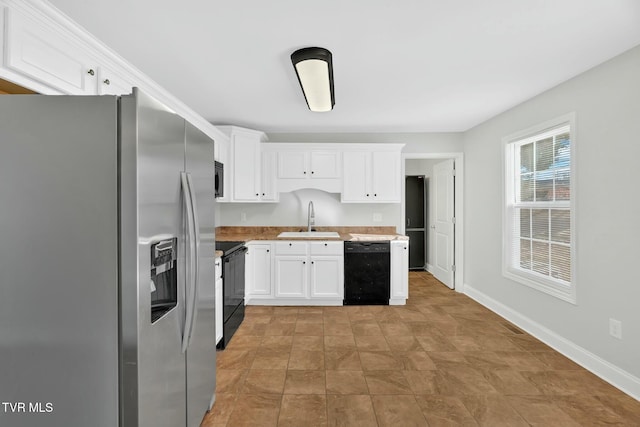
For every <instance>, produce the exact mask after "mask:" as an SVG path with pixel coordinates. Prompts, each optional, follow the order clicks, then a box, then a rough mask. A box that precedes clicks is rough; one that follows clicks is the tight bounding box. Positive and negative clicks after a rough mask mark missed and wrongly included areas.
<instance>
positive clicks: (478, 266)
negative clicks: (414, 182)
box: [464, 47, 640, 377]
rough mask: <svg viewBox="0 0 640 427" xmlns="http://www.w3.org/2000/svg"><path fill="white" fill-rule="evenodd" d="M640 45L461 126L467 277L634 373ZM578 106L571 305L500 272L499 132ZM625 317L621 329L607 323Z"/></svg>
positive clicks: (638, 319) (639, 312)
mask: <svg viewBox="0 0 640 427" xmlns="http://www.w3.org/2000/svg"><path fill="white" fill-rule="evenodd" d="M638 76H640V47H636V48H634V49H632V50H630V51H628V52H626V53H624V54H623V55H621V56H619V57H616V58H614V59H612V60H610V61H608V62H606V63H604V64H602V65H600V66H598V67H596V68H594V69H592V70H590V71H588V72H586V73H584V74H581V75H579V76H577V77H575V78H573V79H571V80H569V81H567V82H565V83H563V84H561V85H559V86H557V87H555V88H553V89H551V90H549V91H547V92H545V93H543V94H541V95H539V96H537V97H535V98H533V99H531V100H529V101H527V102H525V103H523V104H521V105H519V106H517V107H515V108H513V109H511V110H509V111H507V112H505V113H503V114H500V115H499V116H497V117H495V118H493V119H491V120H489V121H487V122H485V123H483V124H481V125H479V126H477V127H475V128H474V129H471V130H470V131H468V132H466V133H465V135H464V153H465V224H464V226H465V233H466V234H465V242H464V243H465V259H466V265H465V282H466V283H465V284H466V286H469V287H471V288H473V289H475V290H478V291H480V292H482V293H484V294H485V295H487V296H488V297H490V298H493V299H494V300H496V301H497V302H499V303H501V304H503V305H504V306H507V307H508V308H510V309H512V310H514V311H515V312H517V313H520V314H521V315H524V316H526V317H528V318H530V319H531V320H533V321H534V322H537V323H538V324H540V325H541V326H542V327H545V328H548V329H549V330H550V331H552V332H553V333H555V334H557V335H559V336H561V337H563V338H564V339H566V340H569V341H571V342H573V343H575V344H577V345H578V346H581V347H582V348H584V349H586V350H587V351H589V352H591V353H593V354H595V355H596V356H598V357H600V358H602V359H604V360H605V361H607V362H609V363H612V364H614V365H616V366H618V367H619V368H622V369H624V370H625V371H627V372H629V373H631V374H633V375H634V376H636V377H640V363H639V361H640V309H639V308H640V279H639V275H638V272H636V271H635V266H636V265H637V264H636V263H637V262H638V260H639V259H640V245H639V244H638V242H639V239H638V238H639V237H640V225H639V224H640V222H639V221H638V218H640V199H639V197H638V196H639V195H640V193H639V191H638V177H637V170H638V164H639V161H640V160H639V159H640V140H639V139H640V138H639V135H640V78H639V77H638ZM569 112H575V113H576V128H577V129H576V131H575V132H574V135H572V137H573V141H574V142H575V143H576V144H577V145H576V149H577V150H576V158H575V159H574V161H575V163H574V165H575V166H576V169H577V182H575V183H574V184H575V192H574V195H575V196H576V197H577V199H576V203H577V211H576V224H575V225H574V226H575V230H576V234H577V242H575V243H576V245H577V259H576V262H577V277H576V278H575V283H576V286H577V305H572V304H570V303H567V302H564V301H561V300H559V299H556V298H554V297H551V296H549V295H547V294H544V293H541V292H538V291H536V290H533V289H531V288H528V287H526V286H524V285H521V284H519V283H517V282H514V281H511V280H508V279H506V278H504V277H503V276H502V273H501V253H502V226H501V218H502V213H503V207H502V176H503V175H502V174H503V167H502V161H501V158H502V143H501V138H502V137H504V136H506V135H509V134H511V133H514V132H517V131H519V130H522V129H526V128H529V127H531V126H533V125H536V124H538V123H542V122H544V121H546V120H549V119H552V118H555V117H559V116H561V115H564V114H566V113H569ZM609 318H615V319H619V320H621V321H622V325H623V326H622V331H623V339H622V340H618V339H616V338H613V337H611V336H610V335H609V333H608V324H609Z"/></svg>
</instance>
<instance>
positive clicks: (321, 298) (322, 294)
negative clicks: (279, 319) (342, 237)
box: [246, 241, 344, 305]
mask: <svg viewBox="0 0 640 427" xmlns="http://www.w3.org/2000/svg"><path fill="white" fill-rule="evenodd" d="M343 245H344V244H343V242H341V241H331V242H324V241H321V242H318V241H313V242H309V241H272V242H266V243H265V242H260V241H254V242H249V243H247V248H248V249H249V250H248V252H247V259H246V261H247V262H246V269H247V270H246V301H247V304H262V305H266V304H270V305H314V304H315V305H342V300H343V298H344V267H343V264H344V257H343ZM272 272H273V274H272Z"/></svg>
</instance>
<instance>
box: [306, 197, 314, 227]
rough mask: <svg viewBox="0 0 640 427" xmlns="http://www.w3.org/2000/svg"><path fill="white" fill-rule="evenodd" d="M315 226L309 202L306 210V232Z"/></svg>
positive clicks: (311, 202)
mask: <svg viewBox="0 0 640 427" xmlns="http://www.w3.org/2000/svg"><path fill="white" fill-rule="evenodd" d="M314 225H316V213H315V210H314V209H313V201H311V200H310V201H309V206H308V208H307V231H309V232H310V231H311V227H313V226H314Z"/></svg>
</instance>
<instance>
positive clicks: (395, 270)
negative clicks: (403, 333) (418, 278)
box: [389, 240, 409, 305]
mask: <svg viewBox="0 0 640 427" xmlns="http://www.w3.org/2000/svg"><path fill="white" fill-rule="evenodd" d="M408 297H409V241H408V240H392V241H391V297H390V298H389V304H390V305H404V304H406V303H407V298H408Z"/></svg>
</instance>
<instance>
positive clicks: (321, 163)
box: [311, 151, 340, 178]
mask: <svg viewBox="0 0 640 427" xmlns="http://www.w3.org/2000/svg"><path fill="white" fill-rule="evenodd" d="M339 156H340V154H339V153H338V152H337V151H312V152H311V178H339V177H340V161H339V159H340V157H339Z"/></svg>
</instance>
